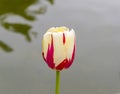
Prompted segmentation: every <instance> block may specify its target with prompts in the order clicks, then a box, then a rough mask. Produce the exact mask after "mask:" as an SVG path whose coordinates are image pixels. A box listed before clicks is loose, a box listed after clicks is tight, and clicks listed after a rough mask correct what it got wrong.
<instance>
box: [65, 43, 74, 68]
mask: <svg viewBox="0 0 120 94" xmlns="http://www.w3.org/2000/svg"><path fill="white" fill-rule="evenodd" d="M75 50H76V45H75V44H74V48H73V53H72V57H71V59H69V62H68V63H66V65H65V68H69V67H70V66H71V65H72V63H73V60H74V57H75Z"/></svg>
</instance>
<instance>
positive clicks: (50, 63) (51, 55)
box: [46, 35, 55, 69]
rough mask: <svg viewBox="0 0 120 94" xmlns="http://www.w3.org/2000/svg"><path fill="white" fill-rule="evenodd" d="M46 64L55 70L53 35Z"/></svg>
mask: <svg viewBox="0 0 120 94" xmlns="http://www.w3.org/2000/svg"><path fill="white" fill-rule="evenodd" d="M46 63H47V64H48V66H49V67H50V68H52V69H54V67H55V64H54V45H53V36H52V35H51V44H48V50H47V56H46Z"/></svg>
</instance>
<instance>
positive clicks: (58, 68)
mask: <svg viewBox="0 0 120 94" xmlns="http://www.w3.org/2000/svg"><path fill="white" fill-rule="evenodd" d="M67 63H68V60H67V59H64V60H63V61H62V62H61V63H60V64H59V65H58V66H57V67H56V68H55V69H56V70H59V71H61V70H62V69H63V68H65V65H66V64H67Z"/></svg>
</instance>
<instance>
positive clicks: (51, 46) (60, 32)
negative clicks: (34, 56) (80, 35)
mask: <svg viewBox="0 0 120 94" xmlns="http://www.w3.org/2000/svg"><path fill="white" fill-rule="evenodd" d="M42 46H43V47H42V55H43V58H44V60H45V62H46V63H47V64H48V66H49V67H50V68H51V69H54V70H59V71H61V70H63V69H67V68H69V67H70V66H71V64H72V63H73V60H74V55H75V46H76V43H75V32H74V30H73V29H72V30H69V29H68V28H66V27H56V28H55V27H53V28H50V29H49V30H48V31H47V32H46V33H45V34H44V36H43V41H42Z"/></svg>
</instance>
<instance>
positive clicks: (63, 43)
mask: <svg viewBox="0 0 120 94" xmlns="http://www.w3.org/2000/svg"><path fill="white" fill-rule="evenodd" d="M63 44H65V34H64V33H63Z"/></svg>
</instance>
